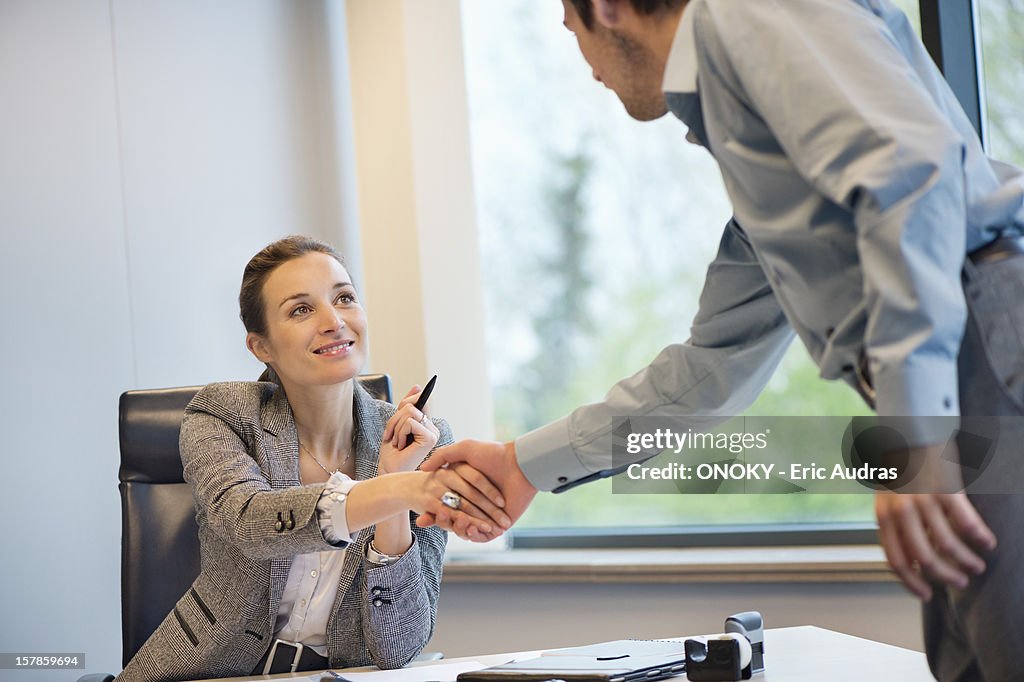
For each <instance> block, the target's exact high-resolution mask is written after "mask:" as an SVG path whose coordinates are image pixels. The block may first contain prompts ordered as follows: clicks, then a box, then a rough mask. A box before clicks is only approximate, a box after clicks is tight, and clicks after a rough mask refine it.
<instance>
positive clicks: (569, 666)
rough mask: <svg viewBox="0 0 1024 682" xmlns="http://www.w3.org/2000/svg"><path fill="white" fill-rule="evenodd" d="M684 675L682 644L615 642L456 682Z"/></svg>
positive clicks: (608, 680)
mask: <svg viewBox="0 0 1024 682" xmlns="http://www.w3.org/2000/svg"><path fill="white" fill-rule="evenodd" d="M684 672H686V649H685V646H684V644H683V643H682V642H667V641H659V640H639V639H618V640H614V641H611V642H602V643H600V644H591V645H588V646H580V647H570V648H567V649H555V650H553V651H545V652H544V653H543V654H541V655H540V656H537V657H535V658H530V659H526V660H522V661H513V662H511V663H505V664H503V665H498V666H494V667H491V668H484V669H483V670H475V671H471V672H465V673H461V674H460V675H459V676H458V681H459V682H546V681H547V680H564V681H565V682H632V681H633V680H663V679H666V678H669V677H675V676H676V675H682V674H683V673H684Z"/></svg>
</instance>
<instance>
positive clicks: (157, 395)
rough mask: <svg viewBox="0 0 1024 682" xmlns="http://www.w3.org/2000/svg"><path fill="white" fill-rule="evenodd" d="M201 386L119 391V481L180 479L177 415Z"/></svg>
mask: <svg viewBox="0 0 1024 682" xmlns="http://www.w3.org/2000/svg"><path fill="white" fill-rule="evenodd" d="M201 388H202V386H184V387H181V388H159V389H150V390H143V391H127V392H125V393H123V394H121V402H120V405H119V413H120V419H119V422H120V438H121V470H120V476H119V478H120V479H121V481H139V482H143V483H182V482H184V478H182V474H181V456H180V455H179V454H178V435H179V434H180V433H181V417H182V415H183V414H184V412H185V406H186V405H188V402H189V401H190V400H192V398H193V396H195V394H196V393H197V392H198V391H199V389H201Z"/></svg>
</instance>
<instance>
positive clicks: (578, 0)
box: [569, 0, 686, 31]
mask: <svg viewBox="0 0 1024 682" xmlns="http://www.w3.org/2000/svg"><path fill="white" fill-rule="evenodd" d="M569 2H570V3H572V6H573V7H574V8H575V9H576V13H577V14H578V15H580V20H581V21H583V25H584V26H586V27H587V30H588V31H592V30H593V29H594V4H593V0H569ZM685 2H686V0H629V4H630V5H632V6H633V9H635V10H636V11H637V13H638V14H654V13H655V12H657V11H659V10H665V9H676V8H678V7H679V6H680V5H682V4H683V3H685Z"/></svg>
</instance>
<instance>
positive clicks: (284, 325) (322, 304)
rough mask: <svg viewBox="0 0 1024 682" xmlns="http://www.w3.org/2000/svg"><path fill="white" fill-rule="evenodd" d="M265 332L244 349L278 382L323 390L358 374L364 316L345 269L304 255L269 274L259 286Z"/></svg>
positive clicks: (363, 344) (330, 260) (324, 258)
mask: <svg viewBox="0 0 1024 682" xmlns="http://www.w3.org/2000/svg"><path fill="white" fill-rule="evenodd" d="M263 306H264V311H265V313H266V320H267V325H266V333H265V334H254V333H251V332H250V333H249V334H248V336H247V337H246V345H247V346H248V347H249V350H250V351H252V353H253V355H255V356H256V357H257V358H258V359H259V360H260V361H261V362H265V363H267V364H269V365H271V366H272V367H273V368H274V371H275V372H277V375H278V376H279V377H280V378H281V380H282V381H284V382H287V383H292V384H298V385H306V386H327V385H332V384H338V383H341V382H343V381H347V380H348V379H351V378H352V377H354V376H356V375H358V374H359V372H360V371H361V370H362V368H363V363H364V361H365V359H366V311H365V310H363V306H362V305H360V303H359V302H358V300H357V299H356V290H355V288H354V287H353V286H352V279H351V278H350V277H349V275H348V272H347V271H346V270H345V268H344V266H342V264H341V263H339V262H338V261H337V260H335V259H334V258H332V257H331V256H329V255H327V254H325V253H316V252H314V253H307V254H306V255H304V256H300V257H299V258H294V259H292V260H290V261H288V262H286V263H284V264H283V265H280V266H279V267H278V268H277V269H275V270H274V271H273V272H271V273H270V275H269V276H268V277H267V281H266V282H265V283H264V284H263Z"/></svg>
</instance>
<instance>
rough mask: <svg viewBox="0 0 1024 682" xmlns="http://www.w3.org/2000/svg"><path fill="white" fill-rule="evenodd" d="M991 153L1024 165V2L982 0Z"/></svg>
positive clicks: (982, 34) (980, 4) (981, 15)
mask: <svg viewBox="0 0 1024 682" xmlns="http://www.w3.org/2000/svg"><path fill="white" fill-rule="evenodd" d="M978 10H979V14H980V20H981V54H982V63H983V65H984V84H985V103H986V110H987V113H988V117H987V123H988V140H989V150H988V151H989V154H991V155H992V156H993V157H995V158H996V159H999V160H1000V161H1007V162H1010V163H1014V164H1016V165H1018V166H1020V165H1024V110H1022V108H1021V99H1020V94H1021V92H1024V55H1022V53H1021V49H1020V36H1021V35H1022V34H1024V2H1022V1H1021V0H979V6H978Z"/></svg>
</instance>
